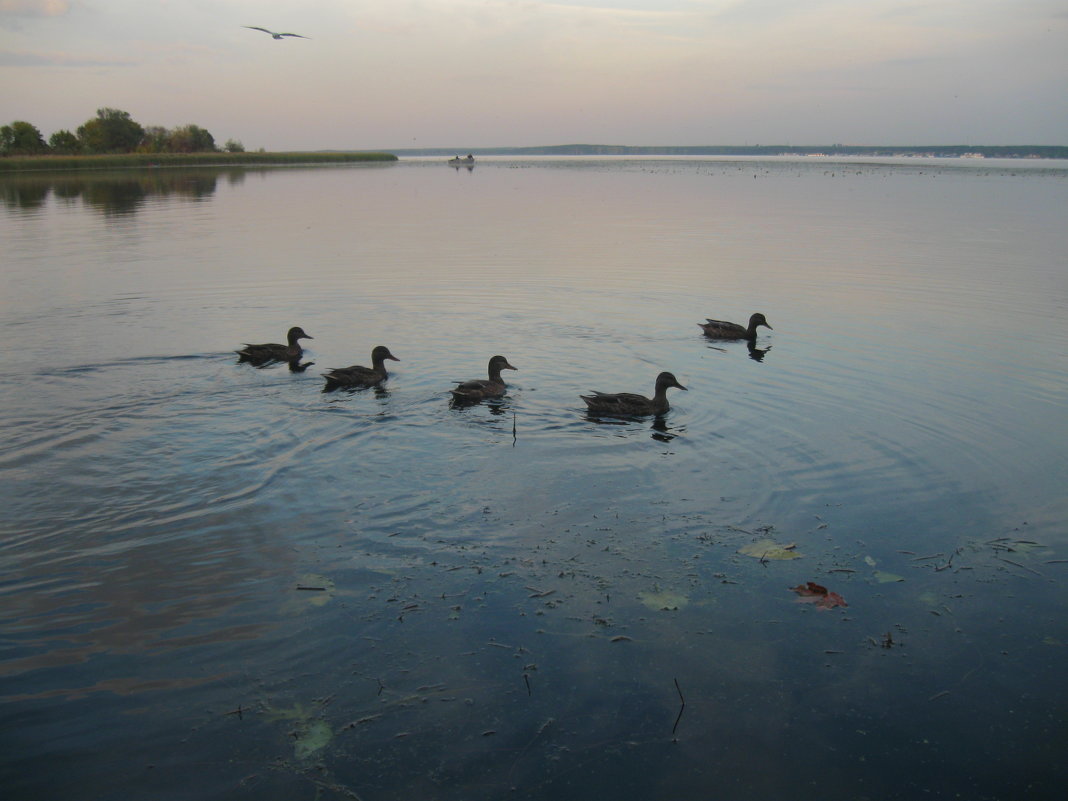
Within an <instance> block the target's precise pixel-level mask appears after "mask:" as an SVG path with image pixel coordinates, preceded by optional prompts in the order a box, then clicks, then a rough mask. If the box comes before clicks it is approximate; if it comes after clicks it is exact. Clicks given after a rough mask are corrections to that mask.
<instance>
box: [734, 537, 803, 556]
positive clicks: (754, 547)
mask: <svg viewBox="0 0 1068 801" xmlns="http://www.w3.org/2000/svg"><path fill="white" fill-rule="evenodd" d="M738 553H740V554H745V555H746V556H752V557H753V558H754V559H774V560H777V561H781V560H785V559H800V558H801V554H799V553H798V552H797V549H796V548H795V547H794V546H793V545H780V544H779V543H777V542H775V541H774V540H757V541H756V542H751V543H749V544H748V545H743V546H742V547H741V548H739V549H738Z"/></svg>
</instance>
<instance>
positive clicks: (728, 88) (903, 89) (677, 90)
mask: <svg viewBox="0 0 1068 801" xmlns="http://www.w3.org/2000/svg"><path fill="white" fill-rule="evenodd" d="M244 25H259V26H262V27H265V28H270V29H272V30H275V31H282V32H293V33H299V34H303V35H304V36H307V37H310V38H308V39H290V38H287V39H283V40H281V41H276V40H274V39H272V38H271V37H269V36H267V35H266V34H264V33H260V32H259V31H254V30H249V29H247V28H244V27H242V26H244ZM105 106H106V107H111V108H118V109H122V110H124V111H128V112H129V113H130V115H131V116H132V117H133V118H134V119H135V120H136V121H137V122H140V123H141V124H142V125H162V126H164V127H167V128H170V127H174V126H176V125H183V124H186V123H195V124H197V125H200V126H201V127H204V128H207V129H208V130H209V131H210V132H211V133H212V134H213V135H214V137H215V139H216V142H217V143H219V144H221V143H223V142H224V141H226V140H227V139H230V138H234V139H238V140H240V141H241V142H243V143H244V144H245V146H246V147H247V148H249V149H258V148H260V147H264V148H266V149H268V150H318V149H326V148H338V149H399V148H404V147H447V148H454V149H457V150H464V149H468V148H476V147H483V146H495V145H497V146H521V145H549V144H569V143H579V142H581V143H597V144H634V145H649V144H652V145H658V144H659V145H700V144H794V145H798V144H831V143H836V142H841V143H846V144H1060V145H1063V144H1068V0H967V2H958V0H557V2H538V0H291V1H289V2H283V1H282V0H254V1H253V0H0V123H3V124H6V123H9V122H12V121H14V120H27V121H29V122H31V123H33V124H34V125H36V126H37V127H38V128H39V129H40V130H41V133H42V134H43V135H44V136H45V138H46V139H47V137H48V136H49V135H51V134H52V133H53V132H54V131H56V130H58V129H61V128H66V129H70V130H72V131H73V130H75V129H76V128H77V127H78V126H79V125H81V124H82V123H83V122H85V121H86V120H87V119H89V118H91V117H93V116H95V114H96V110H97V109H98V108H101V107H105Z"/></svg>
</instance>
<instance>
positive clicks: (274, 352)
mask: <svg viewBox="0 0 1068 801" xmlns="http://www.w3.org/2000/svg"><path fill="white" fill-rule="evenodd" d="M299 339H315V337H313V336H312V335H311V334H306V333H304V329H303V328H301V327H300V326H299V325H295V326H293V327H292V328H290V329H289V332H288V333H287V334H286V341H287V342H288V343H289V344H288V345H279V344H278V343H276V342H266V343H264V344H262V345H249V344H248V343H246V344H245V347H243V348H242V349H241V350H238V351H234V352H235V353H236V354H237V355H238V359H237V360H238V362H251V363H252V364H260V365H262V364H266V363H267V362H293V361H300V357H301V356H302V355H303V353H304V350H303V349H302V348H301V347H300V343H298V342H297V340H299Z"/></svg>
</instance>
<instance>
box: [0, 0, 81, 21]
mask: <svg viewBox="0 0 1068 801" xmlns="http://www.w3.org/2000/svg"><path fill="white" fill-rule="evenodd" d="M68 11H70V0H0V16H9V17H62V16H63V15H64V14H66V13H67V12H68Z"/></svg>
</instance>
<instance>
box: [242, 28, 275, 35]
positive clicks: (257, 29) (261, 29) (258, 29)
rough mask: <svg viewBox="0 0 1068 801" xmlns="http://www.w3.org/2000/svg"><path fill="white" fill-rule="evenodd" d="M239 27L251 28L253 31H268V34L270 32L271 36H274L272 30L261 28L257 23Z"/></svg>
mask: <svg viewBox="0 0 1068 801" xmlns="http://www.w3.org/2000/svg"><path fill="white" fill-rule="evenodd" d="M241 27H242V28H249V29H250V30H253V31H263V32H264V33H269V34H271V36H274V33H273V32H271V31H269V30H267V29H266V28H261V27H259V26H258V25H242V26H241Z"/></svg>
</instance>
